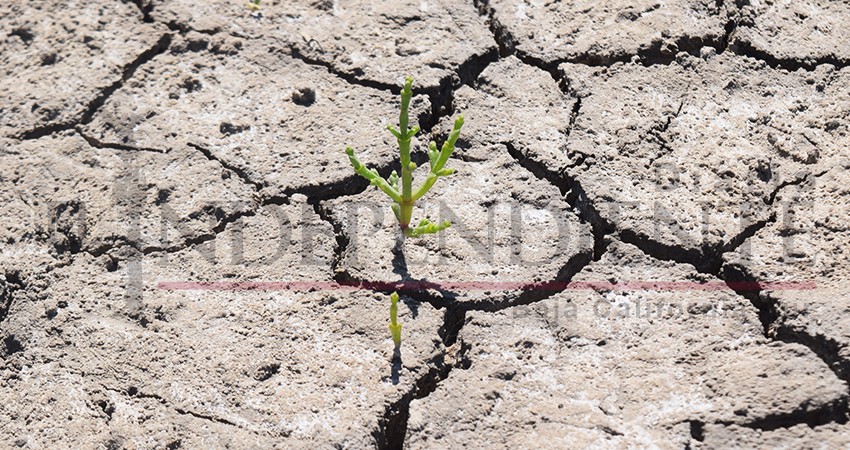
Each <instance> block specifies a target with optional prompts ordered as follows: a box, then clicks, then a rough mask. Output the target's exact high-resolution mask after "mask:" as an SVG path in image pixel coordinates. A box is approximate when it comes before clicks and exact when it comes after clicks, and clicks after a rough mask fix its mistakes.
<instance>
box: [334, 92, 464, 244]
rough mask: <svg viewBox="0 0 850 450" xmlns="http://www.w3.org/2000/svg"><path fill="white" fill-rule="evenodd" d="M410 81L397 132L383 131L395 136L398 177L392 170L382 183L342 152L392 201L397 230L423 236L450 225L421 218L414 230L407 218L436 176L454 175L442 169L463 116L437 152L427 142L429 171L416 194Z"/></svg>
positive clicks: (415, 129)
mask: <svg viewBox="0 0 850 450" xmlns="http://www.w3.org/2000/svg"><path fill="white" fill-rule="evenodd" d="M412 85H413V78H411V77H407V78H405V82H404V88H403V89H402V90H401V113H399V116H398V129H396V128H395V127H393V126H392V125H387V129H388V130H389V131H390V133H392V134H393V136H395V138H396V141H398V148H399V153H400V159H401V177H399V176H398V173H397V172H396V171H395V170H394V171H393V172H392V174H390V176H389V178H387V179H386V180H385V179H384V178H382V177H381V176H380V175H379V174H378V171H377V170H375V169H367V168H366V166H364V165H363V164H362V163H361V162H360V161H359V160H358V159H357V157H356V156H354V149H352V148H351V147H347V148H346V149H345V153H346V154H348V159H349V160H350V161H351V165H352V166H354V171H355V172H356V173H357V174H358V175H360V176H362V177H363V178H365V179H367V180H369V182H370V183H371V184H374V185H375V186H377V187H378V188H379V189H380V190H382V191H384V193H385V194H387V195H388V196H389V197H390V198H391V199H392V200H393V202H394V203H393V204H392V210H393V212H394V213H395V216H396V219H398V224H399V226H400V227H401V231H402V232H403V233H404V235H405V236H408V237H417V236H421V235H423V234H429V233H437V232H439V231H442V230H445V229H446V228H448V227H450V226H451V223H450V222H449V221H444V222H442V223H433V222H431V221H430V220H428V219H422V220H421V221H420V222H419V224H418V225H416V226H415V227H412V228H411V227H410V220H411V216H412V215H413V203H414V202H415V201H416V200H419V199H420V198H421V197H422V196H423V195H425V193H427V192H428V190H429V189H431V187H432V186H434V183H435V182H436V181H437V178H439V177H445V176H448V175H451V174H453V173H455V170H454V169H446V168H444V166H445V165H446V162H447V161H448V160H449V157H450V156H451V155H452V152H453V151H454V149H455V143H456V142H457V139H458V137H459V136H460V128H461V127H462V126H463V116H458V118H457V119H456V120H455V124H454V128H452V132H451V134H449V138H448V139H447V140H446V142H444V143H443V147H442V148H441V149H440V151H437V143H436V142H434V141H431V145H430V146H429V147H428V161H429V164H430V166H431V170H430V171H429V172H428V176H427V177H426V178H425V181H424V182H423V183H422V185H421V186H419V188H418V189H416V191H414V190H413V171H414V170H416V163H414V162H412V161H411V160H410V140H411V139H412V138H413V136H415V135H416V133H418V132H419V126H414V127H413V128H408V127H407V126H408V108H409V107H410V99H411V97H412V96H413V91H412V89H411V87H412Z"/></svg>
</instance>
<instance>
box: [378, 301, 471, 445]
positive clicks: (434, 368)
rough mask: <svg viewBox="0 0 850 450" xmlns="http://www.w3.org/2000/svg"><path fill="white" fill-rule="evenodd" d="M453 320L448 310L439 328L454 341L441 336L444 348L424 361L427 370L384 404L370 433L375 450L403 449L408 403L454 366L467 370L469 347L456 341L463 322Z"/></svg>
mask: <svg viewBox="0 0 850 450" xmlns="http://www.w3.org/2000/svg"><path fill="white" fill-rule="evenodd" d="M456 319H457V317H456V316H454V315H450V314H449V313H448V311H447V312H446V319H445V321H444V325H443V327H441V330H443V329H446V333H445V336H447V337H451V336H454V339H455V340H454V341H453V342H452V343H451V344H448V345H446V344H447V343H448V342H449V341H450V340H447V339H444V341H443V343H444V349H443V351H442V352H440V354H438V355H437V356H435V357H433V358H432V359H431V360H430V361H428V362H427V365H428V366H430V369H429V370H428V372H427V373H425V374H424V375H422V376H421V377H419V379H418V380H416V383H415V384H414V386H413V387H412V388H411V389H410V390H409V391H407V392H406V393H405V394H404V395H402V397H401V398H400V399H398V400H396V401H394V402H392V403H390V404H389V405H387V407H386V409H385V410H384V413H383V414H382V415H381V417H379V418H378V425H377V427H376V428H375V430H374V431H373V432H372V437H373V438H374V440H375V445H376V447H377V448H378V449H382V450H384V449H387V450H396V449H402V448H404V439H405V437H406V434H407V423H408V420H409V419H410V404H411V402H413V400H419V399H423V398H426V397H428V396H429V395H431V394H432V393H433V392H434V391H436V390H437V387H438V386H439V384H440V382H442V381H443V380H445V379H447V378H448V377H449V374H450V373H451V372H452V370H453V369H456V368H459V369H463V370H466V369H468V368H469V367H470V364H471V362H470V360H469V357H468V352H469V349H470V348H471V347H470V346H469V345H467V344H466V343H464V342H463V340H459V341H458V340H456V338H457V335H458V333H459V332H460V328H461V327H463V325H464V323H465V321H464V320H460V321H457V320H456ZM449 328H451V329H449Z"/></svg>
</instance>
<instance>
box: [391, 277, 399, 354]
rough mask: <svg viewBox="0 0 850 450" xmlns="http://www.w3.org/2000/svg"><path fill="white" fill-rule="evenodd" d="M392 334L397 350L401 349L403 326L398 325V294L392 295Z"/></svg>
mask: <svg viewBox="0 0 850 450" xmlns="http://www.w3.org/2000/svg"><path fill="white" fill-rule="evenodd" d="M389 326H390V334H392V336H393V343H394V344H395V350H396V351H398V350H399V349H400V348H401V324H400V323H398V293H397V292H393V293H392V294H390V325H389Z"/></svg>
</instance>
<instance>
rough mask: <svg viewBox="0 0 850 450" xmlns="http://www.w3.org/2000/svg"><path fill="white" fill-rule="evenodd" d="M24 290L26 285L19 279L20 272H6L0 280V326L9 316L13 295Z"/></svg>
mask: <svg viewBox="0 0 850 450" xmlns="http://www.w3.org/2000/svg"><path fill="white" fill-rule="evenodd" d="M24 289H26V283H24V280H23V279H22V278H21V274H20V272H6V273H5V274H4V275H3V277H2V278H0V324H2V323H3V321H5V320H6V317H8V315H9V310H10V309H11V308H12V302H13V301H14V300H15V293H16V292H18V291H21V290H24Z"/></svg>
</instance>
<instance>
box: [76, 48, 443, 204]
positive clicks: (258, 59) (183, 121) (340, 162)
mask: <svg viewBox="0 0 850 450" xmlns="http://www.w3.org/2000/svg"><path fill="white" fill-rule="evenodd" d="M222 36H223V38H227V39H237V38H232V37H230V36H227V35H215V36H207V35H204V34H200V33H187V35H186V37H185V38H181V39H175V42H174V44H173V45H172V46H171V47H170V50H169V52H167V53H164V54H162V55H159V56H157V57H156V58H154V59H153V60H152V61H151V62H150V63H148V64H146V65H145V66H143V67H142V68H141V69H140V70H139V71H138V73H137V74H136V76H135V77H134V79H133V82H132V83H129V84H127V85H125V86H124V87H122V88H121V89H119V90H118V91H116V92H115V93H114V94H113V95H112V96H111V97H110V98H109V100H108V101H107V102H106V104H105V105H104V106H103V108H102V109H101V110H99V111H98V113H97V114H96V115H95V118H94V120H93V121H92V123H91V124H89V125H88V126H87V127H86V129H85V132H86V133H87V134H89V135H91V136H92V137H93V138H94V139H96V140H98V141H102V142H105V143H114V144H119V145H128V146H133V147H139V148H152V149H160V150H171V149H174V148H180V147H184V146H187V145H188V146H191V147H194V148H195V149H196V150H198V151H200V152H201V153H203V154H206V155H207V156H208V157H209V158H213V159H216V160H218V161H221V163H222V164H223V165H224V166H225V167H228V168H231V169H232V170H233V171H234V172H235V173H237V174H238V175H239V176H240V177H242V178H243V179H244V180H245V181H246V182H248V183H251V184H254V185H255V186H256V187H257V188H258V189H260V190H261V194H262V195H263V196H264V197H267V198H272V197H278V198H279V197H285V196H287V195H290V194H292V193H294V192H304V193H308V194H310V195H330V194H331V193H335V194H337V195H338V193H339V191H340V190H345V189H350V188H351V186H352V184H353V183H357V182H359V180H358V179H357V178H356V176H355V175H354V173H353V172H352V171H351V169H350V166H349V163H348V160H347V159H346V158H345V155H344V153H343V149H344V148H345V147H346V146H348V145H354V146H355V147H356V148H357V149H358V150H359V152H360V153H359V154H360V155H362V157H363V159H365V160H368V161H372V162H374V163H376V164H378V165H386V164H388V163H389V162H391V161H392V159H393V152H391V149H392V148H393V147H392V145H391V144H394V142H393V141H392V140H391V139H392V135H391V134H390V133H388V132H387V131H386V129H385V127H386V124H388V123H390V122H392V121H395V120H397V117H398V102H399V100H398V99H397V98H396V96H394V95H393V94H392V93H390V92H387V91H382V90H377V89H372V88H367V87H361V86H355V85H351V84H348V83H346V82H345V81H343V80H342V79H340V78H339V77H336V76H333V75H331V74H329V73H328V71H327V70H326V69H324V68H321V67H316V66H310V65H307V64H305V63H303V62H301V61H298V60H295V59H292V58H291V57H289V56H288V55H287V54H286V53H287V50H285V49H282V48H280V47H279V46H277V45H276V44H274V43H273V42H271V43H267V42H266V41H262V40H260V41H255V40H237V41H235V42H240V47H242V46H244V47H242V49H241V50H237V51H236V53H235V54H230V55H221V54H218V53H217V52H220V51H219V50H216V49H215V48H214V42H215V41H216V39H218V38H219V37H222ZM243 41H244V42H243ZM413 103H414V104H413V112H412V114H411V115H412V116H413V117H417V116H422V117H424V116H425V115H426V114H427V112H428V111H429V110H430V105H429V104H428V101H427V99H426V98H425V97H424V96H417V97H416V98H415V100H414V102H413Z"/></svg>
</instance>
